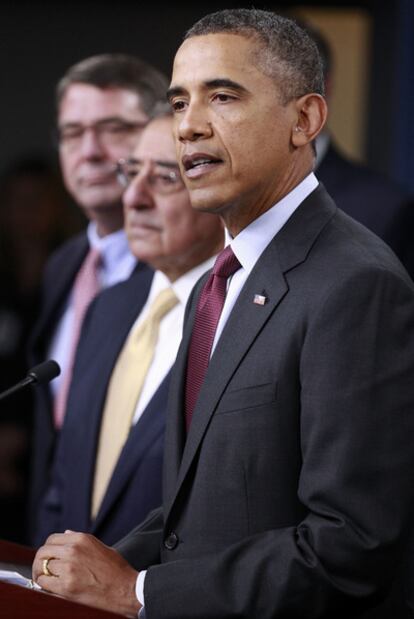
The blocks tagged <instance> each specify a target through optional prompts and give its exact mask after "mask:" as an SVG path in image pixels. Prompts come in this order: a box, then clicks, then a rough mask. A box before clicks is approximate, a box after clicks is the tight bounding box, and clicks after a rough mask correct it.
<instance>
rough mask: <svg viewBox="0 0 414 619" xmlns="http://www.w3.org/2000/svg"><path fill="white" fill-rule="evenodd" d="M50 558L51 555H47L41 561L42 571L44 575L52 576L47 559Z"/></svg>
mask: <svg viewBox="0 0 414 619" xmlns="http://www.w3.org/2000/svg"><path fill="white" fill-rule="evenodd" d="M51 559H52V557H48V558H47V559H43V561H42V571H43V574H44V575H45V576H53V574H52V572H51V571H50V570H49V561H50V560H51Z"/></svg>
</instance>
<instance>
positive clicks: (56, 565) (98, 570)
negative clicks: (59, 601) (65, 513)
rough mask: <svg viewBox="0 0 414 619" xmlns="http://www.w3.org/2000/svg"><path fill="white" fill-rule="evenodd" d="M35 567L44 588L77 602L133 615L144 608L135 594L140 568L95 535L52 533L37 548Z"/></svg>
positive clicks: (37, 578)
mask: <svg viewBox="0 0 414 619" xmlns="http://www.w3.org/2000/svg"><path fill="white" fill-rule="evenodd" d="M46 560H47V562H46ZM32 569H33V580H34V581H35V582H37V583H38V584H39V585H40V586H41V587H42V589H46V591H50V592H52V593H56V594H58V595H62V596H63V597H65V598H69V599H70V600H73V601H75V602H80V603H82V604H87V605H89V606H96V607H97V608H103V609H105V610H110V611H112V612H116V613H120V614H123V615H127V616H131V617H136V616H137V614H138V611H139V609H140V608H141V606H140V604H139V602H138V600H137V598H136V595H135V583H136V579H137V576H138V572H136V571H135V570H134V569H133V568H132V567H131V566H130V565H129V564H128V563H127V562H126V561H125V560H124V559H123V558H122V557H121V555H120V554H119V553H117V552H116V550H114V549H113V548H110V547H109V546H105V544H102V542H100V541H99V540H97V539H96V538H95V537H93V536H92V535H87V534H85V533H74V532H72V531H66V532H65V533H56V534H54V535H50V536H49V537H48V538H47V540H46V543H45V545H44V546H41V547H40V548H39V550H38V551H37V553H36V556H35V558H34V561H33V568H32ZM47 571H49V572H50V574H51V575H50V576H46V575H45V572H47Z"/></svg>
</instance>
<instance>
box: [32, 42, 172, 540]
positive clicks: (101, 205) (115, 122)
mask: <svg viewBox="0 0 414 619" xmlns="http://www.w3.org/2000/svg"><path fill="white" fill-rule="evenodd" d="M166 86H167V80H166V78H165V77H164V75H162V73H161V72H159V71H158V70H157V69H156V68H154V67H152V66H151V65H149V64H147V63H146V62H144V61H142V60H140V59H138V58H135V57H132V56H128V55H125V54H102V55H97V56H92V57H90V58H87V59H85V60H82V61H80V62H79V63H77V64H75V65H73V66H72V67H70V68H69V69H68V71H67V72H66V74H65V75H64V76H63V78H62V79H61V80H60V81H59V83H58V84H57V89H56V100H57V139H58V147H59V158H60V164H61V169H62V175H63V179H64V182H65V185H66V187H67V189H68V191H69V192H70V194H71V195H72V197H73V198H74V200H75V201H76V203H77V204H78V205H79V207H80V208H81V209H82V211H83V213H84V214H85V216H86V218H87V220H89V223H88V227H87V230H86V231H85V232H82V233H81V234H80V235H78V236H76V237H75V238H73V239H71V240H70V241H69V242H67V243H66V244H65V245H63V246H62V247H61V248H59V249H58V251H57V252H56V253H55V254H54V255H53V256H52V257H51V258H50V260H49V262H48V264H47V265H46V269H45V274H44V282H43V300H42V306H41V310H40V315H39V316H38V320H37V323H36V325H35V327H34V330H33V333H32V337H31V343H30V353H29V363H30V365H35V364H36V363H39V362H41V361H43V360H44V359H46V358H53V359H56V361H57V362H58V363H59V365H60V367H61V370H62V371H61V375H60V376H59V378H58V379H56V380H55V381H53V383H51V386H50V387H47V386H46V387H44V388H39V389H38V390H37V391H36V402H35V410H34V414H33V417H34V430H33V438H32V463H31V467H30V471H31V473H30V475H31V479H30V501H29V505H30V508H29V510H28V515H29V518H30V523H29V529H30V530H31V531H33V524H34V523H33V515H34V514H36V511H37V508H38V505H39V502H40V500H41V498H42V496H43V494H44V491H45V489H46V487H47V485H48V481H49V478H48V472H49V467H50V463H51V459H52V455H53V450H54V445H55V442H56V438H57V435H58V432H59V430H60V428H61V427H62V425H63V421H64V416H65V410H66V402H67V394H68V389H69V385H70V380H71V372H72V366H73V362H74V358H75V354H76V348H77V341H78V337H79V333H80V328H81V325H82V320H83V317H84V314H85V311H86V308H87V306H88V304H89V302H90V301H91V299H92V298H93V297H94V296H95V295H96V294H97V293H98V292H99V291H100V290H101V289H103V288H106V287H108V286H112V285H114V284H116V283H118V282H120V281H123V280H125V279H128V278H129V277H130V276H131V274H132V273H133V272H134V270H135V269H136V268H137V264H136V259H135V257H134V256H133V255H132V254H131V253H130V251H129V247H128V242H127V239H126V236H125V232H124V230H123V210H122V201H121V196H122V191H123V188H122V187H121V186H120V184H119V182H118V180H117V174H116V169H117V168H116V164H117V161H118V159H119V158H126V157H128V156H129V155H130V154H131V152H132V150H133V148H134V147H135V145H136V143H137V141H138V140H139V138H140V135H141V133H142V130H143V128H144V127H145V125H146V123H147V122H148V120H149V118H150V117H151V115H152V111H153V109H154V106H155V105H156V104H157V103H158V102H160V101H163V100H165V91H166Z"/></svg>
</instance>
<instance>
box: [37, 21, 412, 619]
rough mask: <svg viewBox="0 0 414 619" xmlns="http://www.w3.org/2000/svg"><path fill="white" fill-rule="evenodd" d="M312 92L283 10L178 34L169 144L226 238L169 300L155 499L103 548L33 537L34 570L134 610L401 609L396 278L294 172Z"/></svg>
mask: <svg viewBox="0 0 414 619" xmlns="http://www.w3.org/2000/svg"><path fill="white" fill-rule="evenodd" d="M322 93H323V79H322V72H321V69H320V61H319V56H318V53H317V50H316V47H315V45H314V43H313V42H312V41H311V39H310V38H309V37H308V36H307V35H306V33H305V32H304V31H303V30H302V29H301V28H299V27H297V26H296V25H295V24H294V23H293V22H291V21H290V20H286V19H285V18H281V17H279V16H277V15H275V14H274V13H270V12H267V11H256V10H248V9H239V10H230V11H220V12H218V13H213V14H211V15H207V16H206V17H205V18H203V19H201V20H200V21H199V22H197V24H196V25H195V26H193V28H192V29H191V30H190V31H189V32H188V33H187V35H186V37H185V39H184V42H183V43H182V45H181V47H180V48H179V50H178V52H177V54H176V56H175V60H174V66H173V75H172V83H171V86H170V89H169V99H170V102H171V105H172V108H173V110H174V115H175V124H174V133H175V137H176V143H177V149H178V157H179V161H180V162H181V169H182V173H183V175H184V179H185V182H186V185H187V187H188V189H189V191H190V197H191V202H192V205H193V207H194V208H195V209H197V210H207V211H210V212H213V213H217V212H219V213H220V215H221V217H222V219H223V221H224V223H225V225H226V229H227V231H228V235H229V245H228V247H226V249H225V251H224V252H222V253H221V254H220V256H219V258H218V260H217V262H216V263H215V267H214V269H213V271H212V273H211V274H210V275H209V276H208V279H204V280H203V281H201V282H200V284H199V285H198V286H197V288H196V289H195V291H194V293H193V295H192V297H191V299H190V304H189V308H188V312H187V321H186V328H185V330H184V334H183V341H182V344H181V346H180V350H179V353H178V356H177V361H176V364H175V367H174V372H173V377H172V381H171V389H170V400H169V409H168V415H167V428H166V443H165V444H166V449H165V463H164V464H165V466H164V488H163V506H162V508H161V509H159V510H157V511H155V512H153V513H152V514H151V515H150V516H149V517H148V519H147V520H146V522H144V523H143V524H141V525H140V526H138V527H137V529H136V530H134V531H133V532H131V533H130V534H129V535H128V536H127V537H126V538H125V539H124V540H122V541H121V542H119V543H118V544H117V545H116V547H115V548H106V547H105V546H103V545H101V544H100V543H99V542H98V541H97V540H96V539H94V538H91V537H88V536H84V535H82V534H79V533H73V532H67V533H66V534H64V535H56V536H51V537H50V538H49V539H48V540H47V542H46V544H45V545H44V546H43V547H42V548H40V549H39V550H38V553H37V555H36V558H35V561H34V565H33V574H34V578H35V579H36V580H37V581H38V583H39V584H40V585H41V586H42V587H44V588H46V589H47V590H50V591H53V592H55V593H59V594H62V595H65V596H68V597H70V598H72V599H75V600H78V601H81V602H84V603H88V604H92V605H97V606H101V607H103V606H104V607H105V608H107V609H110V610H117V611H118V612H123V613H124V614H129V615H131V616H132V615H133V613H136V612H137V611H139V612H140V613H141V614H142V613H145V614H146V616H147V617H148V619H152V618H153V617H154V618H157V619H167V618H168V619H172V618H177V617H180V619H186V618H189V619H190V617H191V619H195V618H200V619H201V618H203V619H210V618H211V619H213V618H215V619H216V618H217V619H218V618H220V619H223V618H224V617H244V618H246V619H247V618H252V617H255V618H256V617H261V618H263V619H273V618H275V617H302V618H306V617H309V618H311V617H312V618H316V617H319V618H321V617H324V618H326V619H327V618H328V617H329V618H331V617H338V616H342V617H354V616H357V615H361V616H362V615H363V613H364V612H365V611H367V612H368V611H369V609H372V613H371V617H376V618H378V617H380V616H381V613H382V612H383V610H384V608H385V606H386V605H387V604H388V608H389V609H390V608H391V611H390V612H389V614H388V616H398V617H401V616H404V615H403V614H401V612H400V610H402V606H401V603H400V601H395V602H392V603H391V602H390V599H391V598H390V596H391V589H392V588H393V585H394V584H395V586H397V584H398V582H397V574H398V570H399V567H400V563H401V560H402V553H403V548H404V544H405V542H406V537H407V529H408V523H409V519H410V508H411V504H412V499H413V484H412V479H413V477H412V471H413V465H414V461H413V460H414V453H413V449H412V444H413V435H414V415H413V404H414V386H413V381H412V376H413V371H414V356H413V346H414V286H413V283H412V280H411V279H410V277H409V276H408V274H407V272H406V271H405V270H404V268H403V267H402V266H401V264H400V262H399V261H398V260H397V259H396V257H395V255H394V254H393V252H392V251H391V250H390V249H389V247H388V246H387V245H385V244H384V243H383V241H381V240H380V239H379V238H378V237H377V236H375V235H374V234H373V233H371V232H370V231H368V230H367V229H366V228H365V227H363V226H362V225H360V224H359V223H357V222H355V221H354V220H353V219H351V218H350V217H348V216H347V215H346V214H344V213H343V212H342V211H340V210H339V209H337V208H336V206H335V204H334V203H333V201H332V200H331V198H330V197H329V195H328V194H327V193H326V191H325V189H324V188H323V186H321V185H319V184H318V181H317V179H316V177H315V176H314V175H313V173H312V168H313V165H314V150H313V144H312V143H313V141H314V139H315V137H316V136H317V134H318V133H319V132H320V130H321V128H322V127H323V124H324V122H325V119H326V104H325V101H324V98H323V96H322ZM223 293H225V300H224V306H223V307H222V310H221V311H220V305H221V302H222V297H223ZM219 301H220V302H219ZM200 318H201V319H200ZM217 321H218V323H217ZM215 323H217V326H216V324H215ZM211 325H213V327H214V329H211V328H210V326H211ZM207 336H208V338H207ZM211 342H212V344H211ZM194 353H197V354H194ZM206 353H207V362H208V360H209V357H210V355H211V358H210V362H209V363H208V365H207V369H206V373H205V374H204V375H203V367H201V366H200V363H199V362H200V360H202V361H204V362H205V359H206ZM198 357H199V358H198ZM200 378H201V380H200ZM200 383H201V387H200V390H199V392H198V393H197V389H196V387H197V385H198V384H200ZM194 401H195V405H194V408H193V404H192V403H193V402H194ZM137 572H138V574H137ZM50 573H53V574H54V575H55V576H56V577H51V576H50ZM103 592H104V593H103ZM134 594H136V599H134ZM137 600H138V601H137ZM390 604H391V606H390ZM398 604H400V606H398Z"/></svg>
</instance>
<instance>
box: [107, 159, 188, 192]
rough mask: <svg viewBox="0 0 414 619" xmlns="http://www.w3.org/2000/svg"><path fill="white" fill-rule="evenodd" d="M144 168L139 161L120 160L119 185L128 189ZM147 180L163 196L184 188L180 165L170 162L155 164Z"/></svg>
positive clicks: (118, 168)
mask: <svg viewBox="0 0 414 619" xmlns="http://www.w3.org/2000/svg"><path fill="white" fill-rule="evenodd" d="M143 167H144V166H143V163H142V162H141V161H139V160H138V159H133V158H130V159H119V161H118V163H117V177H118V181H119V183H120V184H121V185H122V186H123V187H125V188H126V187H128V185H129V184H130V183H131V182H132V181H133V179H134V178H135V177H136V176H138V175H139V174H141V172H142V170H143ZM145 180H146V182H147V183H148V184H149V185H150V186H151V187H152V189H153V190H154V192H155V193H158V194H162V195H166V194H170V193H174V192H176V191H179V190H180V189H183V187H184V183H183V179H182V178H181V175H180V172H179V169H178V165H177V164H175V163H170V162H164V161H163V162H154V163H153V166H152V169H151V172H150V173H149V174H147V175H146V177H145Z"/></svg>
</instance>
